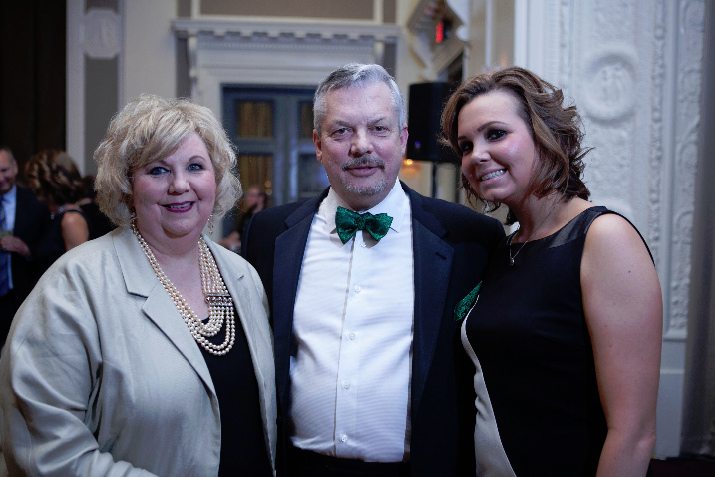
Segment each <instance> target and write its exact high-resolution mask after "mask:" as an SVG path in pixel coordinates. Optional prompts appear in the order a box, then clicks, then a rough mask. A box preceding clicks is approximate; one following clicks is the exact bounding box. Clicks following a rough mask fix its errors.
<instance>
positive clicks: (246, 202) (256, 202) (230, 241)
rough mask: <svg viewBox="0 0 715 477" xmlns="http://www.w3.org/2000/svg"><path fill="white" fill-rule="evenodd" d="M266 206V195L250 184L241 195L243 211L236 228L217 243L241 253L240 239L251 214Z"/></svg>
mask: <svg viewBox="0 0 715 477" xmlns="http://www.w3.org/2000/svg"><path fill="white" fill-rule="evenodd" d="M266 207H268V196H267V195H266V193H265V192H264V191H263V190H261V188H260V187H258V186H251V187H249V188H248V189H247V190H246V194H245V195H244V196H243V212H241V215H240V216H239V218H238V221H237V223H236V228H235V229H234V230H233V231H232V232H231V233H230V234H228V235H227V236H226V237H224V238H223V239H221V240H220V241H219V244H221V245H223V246H224V247H226V248H228V249H230V250H233V251H234V252H236V253H241V240H242V239H244V238H245V237H246V230H247V229H248V223H249V222H250V221H251V218H252V217H253V215H254V214H255V213H257V212H260V211H261V210H263V209H265V208H266Z"/></svg>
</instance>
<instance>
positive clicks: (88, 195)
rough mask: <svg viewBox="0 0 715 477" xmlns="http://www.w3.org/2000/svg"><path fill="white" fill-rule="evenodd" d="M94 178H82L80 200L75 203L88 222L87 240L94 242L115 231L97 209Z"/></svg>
mask: <svg viewBox="0 0 715 477" xmlns="http://www.w3.org/2000/svg"><path fill="white" fill-rule="evenodd" d="M94 182H95V177H94V175H92V174H87V175H85V176H84V177H83V178H82V190H83V194H82V198H81V199H80V200H79V202H77V205H79V207H80V209H82V212H83V213H84V216H85V218H86V219H87V222H89V239H90V240H94V239H96V238H98V237H101V236H102V235H104V234H106V233H109V232H111V231H112V230H114V229H115V225H114V224H113V223H112V221H111V220H109V217H107V216H106V215H105V214H104V213H103V212H102V211H101V210H100V208H99V204H98V203H97V191H96V190H95V189H94Z"/></svg>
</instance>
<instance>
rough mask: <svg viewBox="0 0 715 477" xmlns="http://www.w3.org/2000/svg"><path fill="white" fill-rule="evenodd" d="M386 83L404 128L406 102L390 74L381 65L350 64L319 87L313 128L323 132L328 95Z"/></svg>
mask: <svg viewBox="0 0 715 477" xmlns="http://www.w3.org/2000/svg"><path fill="white" fill-rule="evenodd" d="M379 82H383V83H385V84H386V85H387V86H388V88H390V94H391V96H392V104H393V106H394V108H395V113H396V114H397V118H398V120H399V126H400V127H403V126H405V124H406V123H407V113H406V111H405V100H404V98H403V97H402V93H400V88H399V87H398V86H397V83H396V82H395V78H393V77H392V76H391V75H390V73H388V72H387V71H386V70H385V68H383V67H382V66H380V65H375V64H371V65H364V64H360V63H350V64H347V65H343V66H341V67H339V68H338V69H336V70H334V71H333V72H332V73H330V74H329V75H328V76H326V77H325V78H324V79H323V81H321V82H320V84H319V85H318V89H316V90H315V97H314V99H313V128H314V129H315V130H316V131H317V132H318V135H320V133H321V132H322V125H323V120H324V119H325V115H326V114H327V101H326V99H325V97H326V95H327V94H328V93H329V92H330V91H332V90H334V89H339V88H349V87H353V86H366V85H370V84H373V83H379Z"/></svg>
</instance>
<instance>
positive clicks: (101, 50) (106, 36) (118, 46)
mask: <svg viewBox="0 0 715 477" xmlns="http://www.w3.org/2000/svg"><path fill="white" fill-rule="evenodd" d="M83 27H84V42H83V43H84V51H85V53H86V54H87V56H89V57H90V58H94V59H111V58H114V57H115V56H117V55H118V54H119V52H120V51H121V50H122V41H121V39H122V34H121V19H120V17H119V15H118V14H117V13H116V12H114V11H113V10H109V9H105V8H92V9H90V10H89V11H88V12H87V14H86V15H85V16H84V21H83Z"/></svg>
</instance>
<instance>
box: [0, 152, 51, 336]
mask: <svg viewBox="0 0 715 477" xmlns="http://www.w3.org/2000/svg"><path fill="white" fill-rule="evenodd" d="M17 173H18V165H17V161H16V160H15V157H14V156H13V154H12V151H11V150H10V148H8V147H5V146H2V147H0V347H2V345H3V344H4V343H5V337H6V336H7V332H8V330H9V329H10V322H11V321H12V317H13V316H15V312H16V311H17V309H18V308H19V307H20V304H21V303H22V301H23V300H24V299H25V297H26V296H27V295H28V294H29V293H30V290H32V287H33V286H34V285H35V283H36V282H37V280H38V279H39V277H40V274H41V273H42V271H43V269H42V267H41V265H40V263H39V261H38V260H37V249H38V246H39V244H40V241H41V240H42V238H43V237H44V236H45V234H46V233H47V226H48V224H49V220H50V212H49V210H48V209H47V207H46V206H45V205H44V204H43V203H42V202H40V201H38V200H37V198H36V197H35V194H33V193H32V191H31V190H28V189H24V188H22V187H19V186H17V184H16V183H15V182H16V181H15V180H16V178H17Z"/></svg>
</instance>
